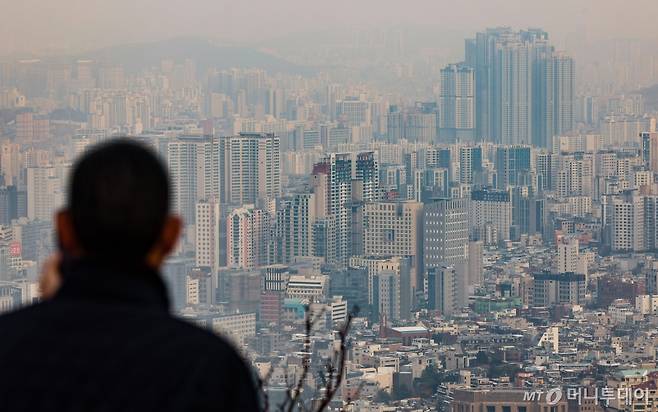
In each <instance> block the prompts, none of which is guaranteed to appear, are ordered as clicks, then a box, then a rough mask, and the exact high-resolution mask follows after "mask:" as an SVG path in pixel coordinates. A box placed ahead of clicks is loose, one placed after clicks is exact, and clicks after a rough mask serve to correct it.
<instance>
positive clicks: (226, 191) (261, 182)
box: [219, 133, 281, 205]
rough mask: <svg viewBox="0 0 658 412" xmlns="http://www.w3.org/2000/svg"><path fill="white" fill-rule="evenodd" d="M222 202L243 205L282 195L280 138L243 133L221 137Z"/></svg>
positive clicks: (220, 186)
mask: <svg viewBox="0 0 658 412" xmlns="http://www.w3.org/2000/svg"><path fill="white" fill-rule="evenodd" d="M219 167H220V171H219V179H220V181H219V188H220V201H221V203H227V204H234V205H243V204H247V203H251V204H256V203H258V202H259V201H264V200H267V199H273V198H276V197H278V196H281V159H280V152H279V138H278V137H276V136H275V135H274V134H271V133H240V134H239V135H238V136H227V137H221V138H220V139H219Z"/></svg>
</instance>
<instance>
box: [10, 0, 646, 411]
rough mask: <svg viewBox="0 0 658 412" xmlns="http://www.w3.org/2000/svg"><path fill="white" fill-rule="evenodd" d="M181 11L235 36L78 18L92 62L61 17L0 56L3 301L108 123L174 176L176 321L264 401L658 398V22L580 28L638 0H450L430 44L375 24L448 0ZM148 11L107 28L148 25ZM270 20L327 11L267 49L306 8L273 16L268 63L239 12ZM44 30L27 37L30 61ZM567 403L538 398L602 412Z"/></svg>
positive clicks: (448, 406)
mask: <svg viewBox="0 0 658 412" xmlns="http://www.w3.org/2000/svg"><path fill="white" fill-rule="evenodd" d="M67 1H71V2H73V1H74V0H67ZM76 1H77V0H76ZM92 3H93V2H92ZM76 4H78V5H79V9H73V10H69V11H72V12H75V13H71V14H70V15H67V18H69V19H71V21H74V22H75V21H77V20H78V19H81V18H84V17H85V16H87V17H89V19H88V21H86V22H85V24H81V25H79V26H75V27H76V29H75V30H80V31H85V30H87V29H88V26H87V25H89V24H94V22H96V20H95V19H96V18H97V17H94V16H91V15H88V14H85V13H90V10H92V9H93V10H95V11H107V15H106V16H105V17H103V21H102V23H103V24H111V22H112V21H113V19H116V18H117V16H116V15H115V14H114V13H115V11H114V10H115V9H114V8H113V7H115V6H104V7H105V8H103V7H101V6H100V5H97V4H87V5H85V4H82V3H81V2H78V3H76ZM172 4H174V3H172ZM200 4H201V3H200ZM203 4H204V5H205V6H204V7H201V8H200V9H199V10H195V9H194V8H193V7H192V5H191V4H187V5H186V7H182V6H180V7H179V9H180V10H181V11H185V12H186V13H183V12H181V13H180V16H179V20H180V21H177V24H180V25H184V24H185V22H187V21H188V20H195V19H197V20H199V21H198V23H199V24H200V25H201V24H202V22H203V21H207V20H204V19H209V18H212V17H213V16H212V14H213V13H212V12H213V11H214V10H217V8H222V7H226V8H227V10H228V11H227V14H228V16H229V17H235V18H236V19H237V21H236V22H235V23H232V24H236V25H241V26H242V27H243V28H245V30H246V29H248V28H249V27H256V28H255V29H254V30H253V32H252V33H249V34H248V35H245V36H244V37H243V38H242V39H241V40H240V41H237V42H236V41H234V40H231V41H230V42H229V41H225V42H223V43H222V42H218V41H213V40H209V38H211V37H212V36H211V34H212V33H203V28H202V27H201V26H200V27H199V28H198V32H197V33H195V36H199V37H195V38H189V37H187V38H181V37H176V36H179V35H186V34H190V33H182V32H180V33H179V32H178V31H180V30H181V28H180V27H181V26H179V25H177V24H174V25H172V26H171V27H169V28H170V29H171V30H170V34H171V35H172V36H173V37H172V39H171V40H162V38H161V34H162V32H161V28H160V27H159V26H158V27H155V26H148V25H147V27H144V28H143V31H134V32H131V31H128V32H126V36H127V37H130V36H134V38H135V39H136V38H140V39H143V42H141V43H139V44H131V45H130V44H129V45H126V44H124V43H123V40H121V37H120V36H117V37H113V38H112V39H110V40H108V41H107V44H109V43H111V42H114V41H116V42H117V43H121V45H118V46H112V47H109V48H103V46H104V45H103V44H102V42H101V43H99V42H97V41H96V40H95V39H94V35H95V34H96V33H98V32H99V31H102V30H103V24H100V25H98V27H97V28H95V29H94V30H98V32H97V31H93V30H90V31H89V36H88V37H89V38H88V39H87V40H88V41H89V42H90V43H93V44H94V45H95V47H94V50H91V51H86V52H80V51H79V50H78V51H76V52H71V53H68V54H67V53H64V52H62V53H61V54H57V53H59V52H60V51H63V50H64V49H66V48H67V47H68V46H67V44H68V45H70V46H71V48H72V49H76V48H77V49H82V48H85V47H83V45H82V43H78V44H77V45H75V46H73V40H71V39H73V38H72V37H71V38H69V36H71V35H72V34H74V32H75V30H74V31H67V30H64V31H61V32H60V33H59V34H53V35H52V42H53V43H54V44H59V45H61V46H63V47H62V48H61V49H60V50H58V51H57V53H55V51H53V50H50V52H48V53H44V54H43V55H40V56H37V57H34V56H32V57H26V56H25V55H21V53H17V54H11V53H10V54H8V55H6V56H3V57H2V58H0V313H4V312H11V311H14V310H20V308H23V307H25V306H29V305H32V304H39V303H40V302H42V300H43V299H44V298H46V296H44V295H43V294H42V292H41V291H40V289H39V276H40V275H39V271H40V268H41V266H42V265H43V262H46V261H48V259H49V258H50V257H51V256H53V254H56V253H57V252H58V251H59V250H60V248H61V245H60V244H58V242H57V241H56V230H57V226H56V225H55V224H54V223H53V216H54V215H55V213H57V211H58V210H60V209H61V208H63V207H66V205H67V202H69V199H68V198H67V190H68V185H69V184H70V180H71V179H70V176H69V174H70V171H71V170H73V169H74V168H75V165H76V162H77V161H78V159H80V158H81V156H84V155H86V154H88V153H93V150H94V149H95V148H96V147H98V146H99V145H103V144H105V143H108V142H112V141H113V140H114V139H117V138H122V139H128V140H130V141H133V142H136V143H138V144H139V145H142V146H144V147H145V148H147V149H148V150H149V151H151V152H152V153H153V154H154V155H155V156H156V158H157V159H159V161H160V162H161V163H162V165H163V166H164V167H165V168H166V170H167V171H168V173H169V177H170V182H169V183H170V189H171V195H170V212H171V213H172V214H173V215H176V216H177V217H179V218H180V220H179V219H177V218H175V217H174V219H173V220H175V221H176V223H177V224H179V223H182V225H181V228H180V229H181V231H180V236H178V243H177V244H176V245H175V246H172V248H171V255H170V256H169V257H168V258H167V259H166V260H165V261H164V262H163V265H162V268H161V270H160V272H161V276H162V279H163V281H164V284H165V285H166V288H167V290H168V293H169V298H170V300H171V313H172V315H174V316H176V317H178V318H180V319H183V320H185V321H188V322H192V323H194V324H196V325H198V326H201V327H203V328H205V329H208V330H210V331H211V332H212V333H214V334H216V335H219V336H221V337H223V338H224V339H226V340H227V341H228V342H229V343H230V344H231V345H233V346H234V347H235V348H236V349H237V350H238V351H239V352H240V354H241V356H243V357H244V358H245V360H246V362H247V364H248V365H249V366H250V367H252V368H253V369H254V370H255V372H256V373H257V374H258V376H259V377H260V378H261V379H263V381H264V382H263V385H262V389H263V390H265V391H267V394H268V396H270V397H271V399H272V404H273V405H276V404H278V403H281V402H285V399H286V397H289V396H296V394H300V393H301V394H304V396H303V399H302V400H301V401H299V402H308V403H309V404H311V403H312V404H314V405H320V404H322V403H323V402H324V401H327V405H328V406H327V409H324V410H346V411H351V412H352V411H353V412H356V411H361V410H364V411H369V412H381V411H384V410H391V409H390V408H395V410H410V411H418V410H429V411H436V412H464V411H471V410H479V411H486V412H537V411H540V410H544V412H546V411H547V410H548V409H547V406H544V405H543V404H542V402H544V401H545V399H542V398H541V397H540V399H535V397H534V394H537V393H540V394H541V393H544V394H545V393H546V392H547V391H548V390H549V389H550V388H557V389H561V390H563V391H564V393H565V394H566V393H567V390H568V389H573V388H574V387H575V386H578V387H597V388H598V387H602V386H603V385H605V386H606V387H607V386H608V385H610V386H612V387H614V388H615V389H634V390H635V389H644V388H652V389H651V390H652V391H653V392H650V393H649V392H648V393H647V397H651V401H652V402H653V403H652V404H651V405H652V408H650V409H647V408H643V406H644V405H642V404H641V403H639V402H636V401H635V400H634V401H629V402H630V403H626V404H622V402H620V400H619V399H617V400H614V401H611V402H612V403H613V404H614V405H615V408H616V409H615V411H616V412H639V411H642V412H656V411H657V410H658V407H657V406H656V405H658V394H657V393H656V391H655V387H656V385H658V374H657V373H656V372H655V371H656V370H658V361H657V355H656V354H657V353H658V335H656V330H655V325H658V124H657V123H658V122H657V119H658V49H657V48H655V47H651V46H653V45H654V44H655V43H652V40H649V38H650V37H651V36H650V35H653V34H658V33H655V31H656V30H655V29H648V30H647V29H643V30H638V29H633V28H625V29H624V30H622V29H620V30H615V31H614V33H612V34H611V36H613V37H617V36H623V35H626V34H632V33H635V34H637V35H641V36H645V42H643V41H635V40H625V41H619V40H608V39H604V37H605V36H603V35H602V34H601V33H598V31H599V30H601V28H602V27H608V26H607V25H612V24H613V23H617V24H620V25H623V24H624V22H623V19H624V18H625V17H628V16H636V17H637V20H635V22H636V23H638V24H639V23H641V22H642V21H644V20H643V19H646V16H645V15H648V14H650V11H652V10H653V9H654V8H656V7H657V6H656V5H654V3H651V4H648V3H647V4H644V3H640V4H641V5H642V4H643V5H645V6H646V8H645V9H644V10H642V13H641V14H642V16H640V15H639V14H638V13H639V10H637V9H634V8H633V7H630V6H626V7H617V6H616V7H610V8H605V10H603V8H604V7H603V5H602V3H601V2H597V3H596V4H594V3H593V2H590V1H585V2H583V3H582V4H580V5H577V6H573V7H572V8H571V9H567V8H566V7H559V6H557V5H555V4H553V5H550V6H549V5H548V4H547V3H546V4H544V3H542V5H540V6H537V7H535V8H533V7H531V6H530V5H529V4H525V3H524V2H515V1H512V2H506V3H505V6H504V7H502V3H499V2H497V1H494V2H492V3H491V4H489V3H487V4H488V6H487V7H494V8H495V6H497V5H500V6H501V7H500V9H499V10H493V11H492V13H491V15H489V16H471V17H473V18H472V19H470V20H469V21H468V22H467V23H465V22H464V21H459V19H457V21H454V22H452V23H451V24H446V25H445V26H444V27H438V26H439V24H440V22H441V21H442V20H441V19H448V18H450V16H462V17H464V18H466V17H468V16H467V15H468V13H469V12H471V13H472V11H473V9H472V7H475V5H480V6H482V7H481V9H482V10H485V9H486V8H485V7H484V6H483V4H484V2H482V1H479V2H478V1H473V2H470V3H467V4H465V5H462V4H455V5H454V7H452V6H453V5H450V7H449V8H450V10H447V11H446V13H445V14H441V16H440V18H435V21H436V27H434V29H437V30H439V31H435V32H432V31H428V32H423V31H422V30H420V31H418V30H417V29H413V30H411V29H410V30H406V29H404V28H401V26H398V25H396V24H391V23H390V22H391V21H393V20H395V21H399V22H402V23H405V24H406V23H409V22H408V21H407V20H410V19H411V17H413V16H416V15H418V19H416V20H414V21H413V22H412V23H414V24H421V23H422V22H423V21H424V20H428V21H429V20H431V19H432V18H433V16H432V15H431V14H432V13H430V12H431V11H436V10H439V9H442V8H446V7H448V6H446V4H443V3H437V4H434V5H433V6H429V3H427V4H425V6H426V8H423V7H422V5H418V7H410V6H409V5H408V4H407V5H404V6H405V7H404V9H405V10H404V11H402V9H401V8H400V6H396V7H391V8H387V9H386V8H384V9H386V10H383V11H379V10H375V9H376V7H374V5H373V3H370V1H366V2H364V3H362V4H361V3H359V4H358V5H354V7H353V9H351V10H352V12H351V14H349V15H348V16H345V18H342V17H343V14H341V10H343V9H344V8H345V7H346V5H345V4H343V3H342V2H340V1H339V2H338V3H337V4H334V5H328V4H324V5H322V6H317V8H315V6H314V5H311V4H308V5H306V6H304V7H297V6H298V4H297V3H296V2H295V1H293V0H285V1H283V2H281V3H268V4H267V5H263V6H262V7H257V6H254V5H252V4H248V3H246V4H238V3H235V4H234V3H231V4H230V5H232V6H233V7H234V8H230V7H228V6H229V5H227V4H225V3H222V2H220V3H218V4H217V5H207V4H205V3H203ZM147 6H149V3H146V2H145V3H141V4H140V6H139V7H136V8H135V10H134V13H133V14H132V15H131V16H128V17H127V18H126V19H125V21H124V24H129V23H130V22H131V21H132V20H133V19H138V18H140V17H143V16H144V15H148V16H149V17H150V18H151V19H152V21H158V17H163V16H162V14H161V13H164V11H163V10H155V9H153V10H151V9H150V8H149V7H147ZM151 6H153V5H151ZM513 6H514V7H517V8H518V10H517V9H515V11H514V13H512V12H511V11H510V7H513ZM563 6H564V5H563ZM13 7H14V8H15V9H16V10H18V9H19V8H20V7H24V6H18V5H14V6H13ZM332 7H333V8H332ZM638 7H639V6H638ZM631 9H632V10H631ZM293 10H295V11H298V12H306V13H310V11H311V10H313V11H315V12H324V13H325V14H326V16H325V17H324V18H322V19H318V24H317V25H316V27H313V28H312V29H313V30H315V31H316V32H318V31H322V30H325V28H324V25H327V24H331V22H333V21H336V22H337V21H340V24H336V25H334V27H332V28H330V30H329V31H330V32H331V36H328V37H326V38H324V39H322V40H316V39H314V38H313V36H310V37H309V38H308V39H306V38H303V39H302V38H300V39H298V40H296V41H295V40H286V39H289V38H290V37H293V38H294V37H295V36H299V35H298V33H302V32H303V30H308V29H309V27H307V25H308V23H307V22H306V21H299V22H297V23H296V24H291V25H290V26H289V27H275V28H272V30H271V32H270V33H269V34H270V35H271V36H270V40H271V41H272V43H270V44H269V45H267V46H271V47H268V48H267V50H263V48H264V47H265V43H261V44H260V45H258V44H259V42H260V40H259V39H258V38H259V36H264V34H263V33H261V32H260V30H261V29H262V26H263V25H262V24H259V22H261V19H263V18H264V17H263V16H262V15H263V14H264V13H269V14H270V15H269V18H270V19H271V20H276V19H277V17H279V18H280V19H279V24H280V25H281V26H286V25H287V23H288V22H289V20H290V19H291V18H293V17H294V16H292V15H290V16H289V14H290V12H291V11H293ZM529 10H533V11H534V13H535V14H537V15H536V16H532V17H528V15H527V13H528V11H529ZM544 10H547V11H550V12H549V13H546V15H542V12H543V11H544ZM44 11H45V8H44V9H43V10H38V11H37V14H36V15H35V16H34V17H35V20H34V21H35V22H37V21H39V18H41V17H40V14H39V13H43V12H44ZM55 11H56V12H57V13H59V12H61V11H60V10H55ZM199 11H203V12H204V13H205V14H206V15H207V16H205V17H203V18H200V17H199V15H198V13H199ZM247 11H248V12H250V13H251V14H252V18H251V20H249V19H246V18H245V17H243V16H242V13H245V12H247ZM371 11H372V15H371V18H369V19H367V22H368V24H364V25H363V26H362V27H361V28H359V29H356V30H353V29H351V28H346V27H349V26H350V25H351V24H353V23H354V21H356V20H358V19H359V18H360V17H362V15H363V14H364V13H368V12H371ZM398 11H399V15H396V14H395V13H396V12H398ZM656 11H658V9H657V10H656ZM615 12H619V14H616V15H614V16H613V13H615ZM57 13H55V14H54V17H53V22H52V24H53V25H57V24H58V21H59V20H60V19H62V18H63V17H62V16H61V15H58V14H57ZM583 13H586V14H588V17H590V18H591V19H594V20H596V18H599V21H597V22H596V24H593V23H591V22H590V23H587V24H584V26H585V27H584V29H583V30H584V31H583V32H582V33H581V34H582V35H584V36H586V37H587V36H592V37H590V40H591V39H594V38H596V40H595V41H594V40H592V42H593V43H588V42H587V41H585V42H581V41H580V40H578V39H575V38H574V37H573V36H571V35H572V34H573V33H572V32H570V30H572V29H570V28H569V27H571V26H570V25H573V24H574V22H577V21H578V19H579V18H580V17H579V16H581V15H582V14H583ZM247 14H249V13H247ZM291 16H292V17H291ZM92 17H93V18H92ZM476 17H477V18H476ZM500 17H505V20H506V22H505V23H503V24H497V23H494V24H491V25H489V24H478V25H477V27H473V28H471V26H473V25H475V23H476V22H480V21H497V20H499V18H500ZM559 17H563V19H559ZM612 17H615V18H616V20H615V21H613V19H612ZM302 20H303V19H302ZM462 20H463V19H462ZM557 20H563V21H560V22H558V21H557ZM17 21H19V19H17ZM220 21H221V20H220ZM246 21H248V23H249V24H247V23H245V22H246ZM167 22H169V21H168V20H167V19H166V18H164V19H162V21H160V23H159V25H160V26H167ZM377 22H382V25H381V27H379V28H372V27H370V26H369V24H372V23H377ZM517 23H520V24H517ZM535 23H543V24H541V25H540V24H535ZM557 23H560V24H557ZM16 24H18V25H20V24H19V23H13V24H12V25H10V26H8V27H15V26H16ZM35 24H36V23H35ZM74 25H75V24H74ZM266 26H267V27H271V26H270V25H266ZM560 26H562V27H563V31H560V30H559V27H560ZM30 27H32V26H30ZM231 27H232V25H231V24H229V25H227V26H226V27H224V28H222V29H226V30H229V29H230V28H231ZM416 27H418V26H416ZM453 27H454V28H459V30H457V29H453ZM556 27H557V29H556ZM42 29H43V32H42V33H39V34H35V37H33V38H31V39H30V38H25V39H24V40H25V43H24V47H25V48H26V49H30V50H33V51H35V55H36V54H37V53H36V50H37V48H33V46H31V45H30V43H31V42H32V41H35V40H36V39H38V36H41V35H42V34H43V33H46V32H48V31H49V30H50V26H49V25H47V24H44V25H43V27H42ZM0 30H2V29H0ZM298 30H300V31H298ZM414 30H416V31H414ZM440 30H448V31H450V30H452V34H451V35H450V36H446V38H439V37H440V36H436V37H435V36H434V35H431V34H428V33H438V32H440ZM573 30H575V28H573ZM555 32H557V33H558V34H557V35H555ZM19 33H20V30H17V31H16V32H15V33H13V34H12V35H11V36H12V39H13V40H15V41H18V40H17V39H18V38H19V37H20V34H19ZM581 34H578V36H580V35H581ZM3 36H4V37H3ZM149 36H153V39H147V37H149ZM6 37H7V36H5V35H4V34H3V32H2V31H0V54H2V50H3V49H2V48H3V47H5V46H4V45H6V44H8V43H2V41H3V39H5V40H6ZM457 38H458V41H457ZM336 39H339V41H337V40H336ZM148 40H154V41H153V42H149V41H148ZM581 40H582V38H581ZM588 41H589V40H588ZM597 42H598V44H601V45H602V47H593V48H592V50H590V51H587V52H585V53H584V54H583V49H587V48H588V46H589V45H590V44H594V43H597ZM37 43H39V44H41V45H42V46H46V43H47V42H42V41H37ZM236 44H237V46H236ZM567 44H570V45H573V46H574V49H573V50H569V47H566V50H564V49H565V47H561V46H564V45H567ZM428 45H429V46H428ZM10 46H11V45H10ZM11 47H13V46H11ZM21 47H23V46H21ZM69 51H70V50H69ZM49 53H50V54H49ZM110 190H113V189H112V188H110ZM140 216H141V215H140ZM73 260H74V261H73V263H75V257H73ZM64 282H66V279H64ZM176 355H177V354H172V356H176ZM336 362H338V363H336ZM181 378H184V377H181ZM343 378H344V380H343ZM290 382H300V383H299V387H298V388H293V387H291V386H290ZM323 385H328V386H327V387H323ZM333 385H335V386H333ZM557 389H555V390H557ZM524 391H526V393H524ZM530 392H531V393H532V394H533V398H532V399H530V398H529V396H530V395H529V393H530ZM323 397H329V399H326V398H323ZM572 401H573V399H558V400H557V401H556V402H557V403H556V405H557V406H555V408H560V409H555V410H553V409H551V412H606V411H607V409H604V408H603V407H600V406H599V405H592V404H591V403H587V404H585V405H581V404H576V403H575V402H572ZM295 402H297V401H295ZM551 406H553V405H551ZM540 408H544V409H540ZM299 409H300V410H301V409H304V408H302V407H301V406H300V408H299ZM311 409H312V408H311ZM311 409H308V410H311Z"/></svg>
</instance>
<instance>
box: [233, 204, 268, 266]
mask: <svg viewBox="0 0 658 412" xmlns="http://www.w3.org/2000/svg"><path fill="white" fill-rule="evenodd" d="M269 234H270V215H269V213H268V212H266V211H265V210H262V209H255V208H254V207H253V205H248V206H245V207H241V208H238V209H235V210H233V211H232V212H231V213H230V214H229V215H228V217H227V218H226V261H227V262H226V263H227V266H228V267H230V268H241V269H253V268H257V267H259V266H265V265H267V264H268V263H269V257H268V251H269V243H270V242H269Z"/></svg>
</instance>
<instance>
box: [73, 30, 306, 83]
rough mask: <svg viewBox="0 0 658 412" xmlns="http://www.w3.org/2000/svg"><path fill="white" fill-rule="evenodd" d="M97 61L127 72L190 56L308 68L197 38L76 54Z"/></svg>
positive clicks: (210, 63)
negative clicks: (120, 66) (119, 66)
mask: <svg viewBox="0 0 658 412" xmlns="http://www.w3.org/2000/svg"><path fill="white" fill-rule="evenodd" d="M76 57H77V58H80V59H92V60H95V61H97V62H100V63H108V64H121V65H123V67H124V68H125V69H126V70H127V71H129V72H137V71H140V70H142V69H146V68H150V67H154V66H159V65H160V62H161V61H162V60H164V59H172V60H174V61H178V62H182V61H183V60H184V59H192V60H194V62H195V64H196V66H197V70H205V69H207V68H213V67H216V68H219V69H229V68H233V67H236V68H261V69H264V70H266V71H268V72H272V73H290V74H309V73H310V72H311V70H310V68H308V67H304V66H300V65H297V64H294V63H291V62H289V61H286V60H284V59H282V58H280V57H276V56H273V55H270V54H267V53H264V52H262V51H259V50H256V49H253V48H249V47H241V46H221V45H216V44H213V43H212V42H211V41H209V40H205V39H198V38H176V39H171V40H165V41H157V42H152V43H138V44H130V45H120V46H111V47H106V48H103V49H99V50H95V51H91V52H86V53H84V54H79V55H77V56H76Z"/></svg>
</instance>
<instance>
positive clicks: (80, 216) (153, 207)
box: [68, 138, 170, 261]
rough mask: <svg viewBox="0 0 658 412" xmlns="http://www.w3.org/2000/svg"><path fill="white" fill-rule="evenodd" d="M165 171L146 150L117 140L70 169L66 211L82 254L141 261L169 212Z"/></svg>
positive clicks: (116, 259) (125, 140) (100, 147)
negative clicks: (71, 170) (70, 177)
mask: <svg viewBox="0 0 658 412" xmlns="http://www.w3.org/2000/svg"><path fill="white" fill-rule="evenodd" d="M169 191H170V188H169V178H168V176H167V172H166V170H165V168H164V166H163V164H162V163H161V162H160V160H159V159H158V158H157V157H156V155H155V154H154V153H153V152H152V150H150V149H149V148H147V147H146V146H144V145H142V144H139V143H136V142H132V141H130V140H128V139H125V138H121V139H116V140H113V141H111V142H109V143H104V144H101V145H99V146H97V147H96V148H93V149H91V150H90V151H89V152H88V153H87V154H85V155H84V156H83V157H82V158H81V159H80V160H79V161H78V162H77V163H76V165H75V168H74V170H73V175H72V180H71V184H70V188H69V199H68V210H69V212H70V214H71V218H72V222H73V229H74V231H75V234H76V236H77V239H78V241H79V242H80V246H81V247H82V249H83V251H84V253H85V255H88V256H92V257H102V258H110V259H112V260H114V261H140V260H142V259H143V258H145V257H146V255H147V254H148V252H149V251H150V250H151V248H152V247H153V246H154V244H155V243H156V242H157V240H158V238H159V237H160V235H161V233H162V229H163V226H164V223H165V220H166V218H167V215H168V213H169V196H170V194H169Z"/></svg>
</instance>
